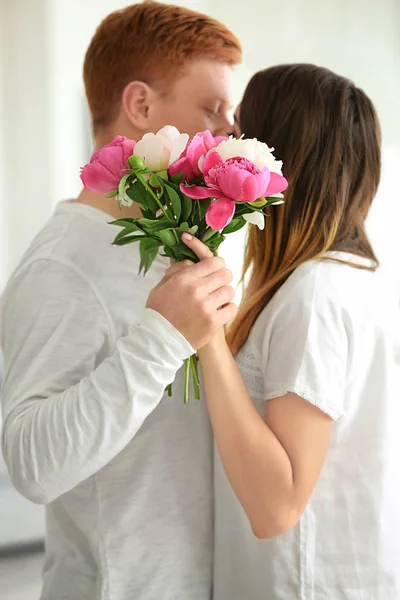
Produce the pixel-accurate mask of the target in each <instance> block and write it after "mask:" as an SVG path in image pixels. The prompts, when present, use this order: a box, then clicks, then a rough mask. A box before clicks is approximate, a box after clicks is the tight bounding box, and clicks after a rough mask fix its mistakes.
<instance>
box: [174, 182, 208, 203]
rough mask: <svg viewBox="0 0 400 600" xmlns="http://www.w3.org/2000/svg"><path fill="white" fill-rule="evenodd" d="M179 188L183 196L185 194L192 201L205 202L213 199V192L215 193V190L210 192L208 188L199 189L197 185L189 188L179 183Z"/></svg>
mask: <svg viewBox="0 0 400 600" xmlns="http://www.w3.org/2000/svg"><path fill="white" fill-rule="evenodd" d="M179 187H180V189H181V192H182V193H183V194H186V196H189V198H193V199H194V200H206V199H207V198H214V192H216V190H212V189H210V188H208V187H200V186H199V185H195V186H193V185H192V186H189V185H186V184H184V183H181V185H180V186H179Z"/></svg>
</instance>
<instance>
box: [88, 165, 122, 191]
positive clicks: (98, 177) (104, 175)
mask: <svg viewBox="0 0 400 600" xmlns="http://www.w3.org/2000/svg"><path fill="white" fill-rule="evenodd" d="M81 180H82V183H83V185H84V186H85V188H86V189H87V190H89V191H90V192H97V193H100V194H108V193H109V192H113V191H114V190H116V189H117V187H118V184H119V179H117V178H116V177H114V176H113V175H112V174H111V173H110V172H109V171H108V170H107V169H106V168H105V167H103V165H101V164H100V163H92V164H88V165H86V166H85V167H83V169H82V172H81Z"/></svg>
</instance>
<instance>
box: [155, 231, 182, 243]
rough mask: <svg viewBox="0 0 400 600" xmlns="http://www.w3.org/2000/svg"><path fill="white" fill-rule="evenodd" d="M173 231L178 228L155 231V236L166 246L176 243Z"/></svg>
mask: <svg viewBox="0 0 400 600" xmlns="http://www.w3.org/2000/svg"><path fill="white" fill-rule="evenodd" d="M174 231H178V230H177V229H175V228H170V229H163V230H162V231H157V232H156V236H157V237H158V238H159V239H160V240H161V241H162V243H163V244H165V245H166V246H174V245H175V244H176V237H175V235H174V233H173V232H174Z"/></svg>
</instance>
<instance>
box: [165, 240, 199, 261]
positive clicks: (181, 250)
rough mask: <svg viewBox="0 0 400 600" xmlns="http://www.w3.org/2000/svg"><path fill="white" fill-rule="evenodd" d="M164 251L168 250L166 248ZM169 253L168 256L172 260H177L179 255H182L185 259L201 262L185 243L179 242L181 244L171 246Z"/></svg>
mask: <svg viewBox="0 0 400 600" xmlns="http://www.w3.org/2000/svg"><path fill="white" fill-rule="evenodd" d="M164 250H167V248H164ZM168 251H169V253H170V254H168V255H167V256H171V258H176V257H177V255H178V254H179V255H182V256H183V257H184V258H190V259H191V260H192V261H193V262H196V263H197V262H199V259H198V258H197V256H196V255H195V253H194V252H193V251H192V250H191V249H190V248H188V247H187V246H186V244H184V243H183V242H179V244H175V245H174V246H171V247H170V248H168ZM181 260H182V259H181Z"/></svg>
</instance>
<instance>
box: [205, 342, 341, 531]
mask: <svg viewBox="0 0 400 600" xmlns="http://www.w3.org/2000/svg"><path fill="white" fill-rule="evenodd" d="M199 357H200V362H201V366H202V371H203V376H204V385H205V393H206V397H207V406H208V410H209V414H210V418H211V422H212V427H213V430H214V436H215V439H216V443H217V446H218V449H219V453H220V456H221V459H222V463H223V465H224V468H225V471H226V473H227V476H228V478H229V481H230V483H231V485H232V488H233V490H234V491H235V494H236V495H237V497H238V499H239V501H240V502H241V504H242V506H243V508H244V510H245V511H246V513H247V516H248V518H249V520H250V523H251V526H252V529H253V532H254V534H255V535H256V536H257V537H259V538H271V537H275V536H278V535H280V534H282V533H285V532H286V531H288V530H289V529H291V528H292V527H293V526H294V525H295V524H296V523H297V521H298V519H299V518H300V516H301V514H302V513H303V511H304V509H305V507H306V504H307V502H308V500H309V499H310V496H311V494H312V491H313V489H314V486H315V484H316V482H317V479H318V477H319V474H320V471H321V468H322V465H323V463H324V460H325V457H326V454H327V450H328V447H329V444H330V439H331V430H332V420H331V418H330V417H328V416H327V415H326V414H325V413H323V412H322V411H321V410H319V409H318V408H316V407H315V406H313V405H312V404H310V403H309V402H307V401H305V400H304V399H303V398H301V397H300V396H297V395H296V394H292V393H287V394H286V395H285V396H283V397H280V398H276V399H273V400H268V402H267V403H266V410H265V421H264V420H263V419H262V418H261V417H260V415H259V414H258V412H257V410H256V408H255V406H254V404H253V401H252V400H251V398H250V396H249V393H248V391H247V389H246V386H245V384H244V381H243V379H242V377H241V375H240V372H239V370H238V368H237V366H236V363H235V361H234V359H233V357H232V354H231V352H230V350H229V348H228V346H227V344H226V342H225V336H224V334H223V331H222V330H221V332H220V334H219V335H218V336H216V337H215V338H214V340H213V341H212V342H210V343H209V344H208V345H207V346H205V347H204V348H202V349H201V350H200V351H199Z"/></svg>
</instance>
